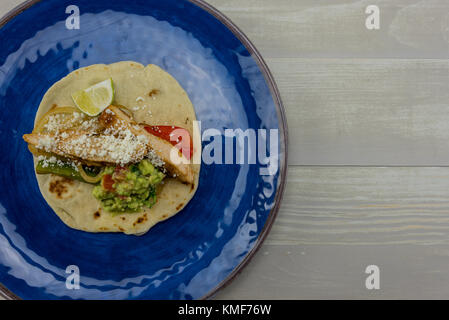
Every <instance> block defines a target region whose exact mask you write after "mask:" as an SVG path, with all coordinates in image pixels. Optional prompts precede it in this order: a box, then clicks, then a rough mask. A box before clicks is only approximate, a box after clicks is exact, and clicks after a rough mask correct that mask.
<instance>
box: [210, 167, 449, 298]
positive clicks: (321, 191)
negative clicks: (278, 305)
mask: <svg viewBox="0 0 449 320" xmlns="http://www.w3.org/2000/svg"><path fill="white" fill-rule="evenodd" d="M448 213H449V168H363V167H351V168H349V167H294V166H293V167H290V168H289V174H288V184H287V188H286V194H285V197H284V202H283V204H282V205H281V210H280V212H279V216H278V218H277V220H276V222H275V224H274V226H273V228H272V231H271V232H270V234H269V235H268V238H267V240H266V242H265V243H264V245H263V247H262V248H261V249H260V250H259V252H258V253H257V255H256V256H255V257H254V259H253V260H252V261H251V262H250V263H249V265H248V266H247V267H246V268H245V269H244V270H243V271H242V273H241V275H239V276H238V277H237V278H236V280H235V281H234V282H233V283H232V284H231V285H230V286H229V287H227V288H225V289H224V290H223V291H221V292H219V293H218V294H217V295H216V297H215V298H216V299H254V298H256V299H335V298H338V299H354V298H360V299H376V298H383V299H394V298H401V299H425V298H434V299H438V298H442V299H443V298H447V296H448V295H449V274H448V273H447V265H448V263H449V215H448ZM371 264H375V265H377V266H378V267H379V268H380V275H381V277H380V279H381V280H380V290H367V289H366V287H365V279H366V277H367V275H366V274H365V268H366V267H367V266H368V265H371Z"/></svg>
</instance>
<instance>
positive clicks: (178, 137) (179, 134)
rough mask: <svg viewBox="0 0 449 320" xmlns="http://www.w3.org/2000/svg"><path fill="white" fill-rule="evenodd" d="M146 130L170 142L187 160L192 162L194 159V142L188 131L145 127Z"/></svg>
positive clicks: (177, 128) (169, 127)
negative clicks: (192, 158) (191, 159)
mask: <svg viewBox="0 0 449 320" xmlns="http://www.w3.org/2000/svg"><path fill="white" fill-rule="evenodd" d="M144 128H145V130H147V131H148V132H149V133H151V134H152V135H155V136H157V137H159V138H161V139H164V140H166V141H168V142H170V143H171V144H172V145H173V146H175V147H176V148H178V150H180V151H181V152H182V154H183V155H184V157H186V159H188V160H190V158H191V157H192V155H193V140H192V138H191V137H190V133H189V131H187V130H186V129H184V128H181V127H175V126H144Z"/></svg>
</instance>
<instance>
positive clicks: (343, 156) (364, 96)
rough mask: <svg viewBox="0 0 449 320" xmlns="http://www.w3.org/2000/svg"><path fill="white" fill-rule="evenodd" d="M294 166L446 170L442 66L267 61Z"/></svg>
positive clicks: (445, 68) (447, 111)
mask: <svg viewBox="0 0 449 320" xmlns="http://www.w3.org/2000/svg"><path fill="white" fill-rule="evenodd" d="M267 61H268V63H269V66H270V68H271V70H272V72H273V74H274V76H275V79H276V81H277V84H278V86H279V88H280V91H281V95H282V98H283V100H284V104H285V108H286V113H287V119H288V125H289V132H290V157H289V161H290V164H294V165H381V166H383V165H400V166H407V165H418V166H420V165H424V166H441V165H442V166H445V165H448V164H449V103H448V101H449V62H448V60H439V59H300V58H277V59H268V60H267Z"/></svg>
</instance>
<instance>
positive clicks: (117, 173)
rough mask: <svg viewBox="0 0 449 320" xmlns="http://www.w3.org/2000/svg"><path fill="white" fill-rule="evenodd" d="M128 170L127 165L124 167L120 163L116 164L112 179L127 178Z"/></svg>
mask: <svg viewBox="0 0 449 320" xmlns="http://www.w3.org/2000/svg"><path fill="white" fill-rule="evenodd" d="M127 170H128V168H127V167H122V166H120V165H118V166H116V167H115V169H114V173H113V174H112V179H114V180H115V181H121V180H125V179H126V171H127Z"/></svg>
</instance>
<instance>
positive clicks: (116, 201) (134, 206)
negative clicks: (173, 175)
mask: <svg viewBox="0 0 449 320" xmlns="http://www.w3.org/2000/svg"><path fill="white" fill-rule="evenodd" d="M164 177H165V175H164V174H163V173H162V172H161V171H159V170H157V169H156V168H155V167H154V166H153V165H152V164H151V162H150V161H148V160H146V159H144V160H142V161H141V162H139V163H138V164H132V165H129V166H127V167H121V166H116V167H106V169H105V170H104V172H103V176H102V178H101V182H100V184H99V185H97V186H95V187H94V189H93V191H92V194H93V196H94V197H95V198H97V199H98V200H100V202H101V205H102V206H103V208H104V209H105V210H106V211H109V212H111V213H113V214H114V213H115V214H118V213H124V212H136V211H140V210H141V209H142V207H149V208H150V207H151V206H153V205H154V204H155V203H156V186H157V185H158V184H159V183H160V182H161V181H162V179H164Z"/></svg>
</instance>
